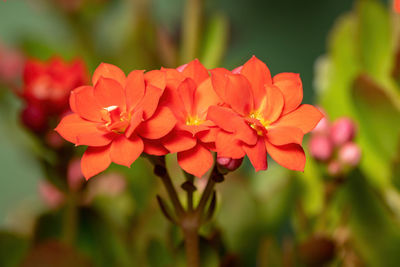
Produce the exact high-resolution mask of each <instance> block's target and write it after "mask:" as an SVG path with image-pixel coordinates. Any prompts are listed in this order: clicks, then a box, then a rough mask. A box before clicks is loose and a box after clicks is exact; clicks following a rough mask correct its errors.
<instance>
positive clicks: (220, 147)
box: [207, 57, 323, 171]
mask: <svg viewBox="0 0 400 267" xmlns="http://www.w3.org/2000/svg"><path fill="white" fill-rule="evenodd" d="M235 72H237V73H239V72H240V74H233V73H232V72H229V71H227V70H225V69H215V70H213V71H212V83H213V86H214V89H215V91H216V92H217V94H218V95H219V96H220V97H221V99H222V100H224V102H225V103H226V105H227V106H213V107H210V109H209V112H208V117H207V118H208V119H210V120H212V121H213V122H214V123H215V124H216V125H218V126H219V127H220V128H221V131H219V133H218V134H217V137H216V141H215V144H216V150H217V152H218V156H219V157H229V158H241V157H243V156H244V155H245V154H246V155H247V156H248V157H249V159H250V161H251V163H252V164H253V166H254V168H255V169H256V170H257V171H258V170H265V169H267V152H268V154H269V155H270V156H271V157H272V158H273V159H274V160H275V161H276V162H277V163H279V164H280V165H282V166H283V167H286V168H288V169H291V170H299V171H303V169H304V165H305V155H304V151H303V149H302V147H301V143H302V139H303V136H304V134H305V133H307V132H309V131H311V130H312V129H313V128H314V127H315V125H316V124H317V123H318V122H319V120H320V119H321V118H322V117H323V115H322V114H321V112H319V111H318V109H317V108H315V107H313V106H311V105H301V101H302V98H303V88H302V83H301V80H300V77H299V75H298V74H294V73H281V74H278V75H276V76H274V77H273V78H272V77H271V74H270V71H269V69H268V67H267V66H266V65H265V64H264V63H263V62H261V61H260V60H258V59H257V58H256V57H252V58H251V59H250V60H249V61H248V62H246V64H244V65H243V68H238V69H236V71H235Z"/></svg>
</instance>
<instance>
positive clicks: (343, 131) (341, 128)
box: [331, 118, 356, 146]
mask: <svg viewBox="0 0 400 267" xmlns="http://www.w3.org/2000/svg"><path fill="white" fill-rule="evenodd" d="M355 132H356V126H355V124H354V122H353V120H351V119H350V118H340V119H338V120H336V121H335V122H334V123H333V125H332V127H331V138H332V141H333V143H334V144H335V145H337V146H340V145H342V144H344V143H346V142H349V141H351V140H353V138H354V135H355Z"/></svg>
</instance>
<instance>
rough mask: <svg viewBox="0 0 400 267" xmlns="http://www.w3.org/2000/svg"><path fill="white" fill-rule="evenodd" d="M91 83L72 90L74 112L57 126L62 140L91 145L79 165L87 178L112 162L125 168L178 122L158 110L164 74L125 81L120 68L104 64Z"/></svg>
mask: <svg viewBox="0 0 400 267" xmlns="http://www.w3.org/2000/svg"><path fill="white" fill-rule="evenodd" d="M92 83H93V86H81V87H79V88H77V89H75V90H74V91H72V93H71V96H70V106H71V109H72V111H73V112H74V113H73V114H71V115H68V116H66V117H64V118H63V119H62V121H61V122H60V124H59V125H58V127H57V128H56V131H57V132H58V133H59V134H60V135H61V136H62V137H64V138H65V139H66V140H68V141H70V142H72V143H74V144H76V145H87V146H89V147H88V149H87V150H86V152H85V154H84V155H83V157H82V161H81V167H82V173H83V175H84V176H85V177H86V179H88V178H90V177H92V176H94V175H96V174H98V173H99V172H101V171H103V170H105V169H106V168H107V167H108V166H109V165H110V163H111V162H114V163H117V164H120V165H125V166H128V167H129V166H130V165H131V164H132V163H133V162H134V161H135V160H136V159H137V158H138V157H139V156H140V154H141V153H142V152H143V150H144V145H145V144H146V143H147V142H149V143H151V142H152V140H157V139H160V138H162V137H164V136H165V135H167V134H168V133H169V132H170V131H171V129H172V128H173V127H174V126H175V123H176V119H175V117H174V115H173V114H172V112H171V111H170V110H169V109H168V108H167V107H165V106H160V107H158V102H159V99H160V97H161V95H162V94H163V91H164V88H165V73H164V72H162V71H150V72H147V73H144V72H143V71H139V70H137V71H132V72H131V73H130V74H129V75H128V77H126V76H125V74H124V73H123V71H122V70H120V69H119V68H118V67H116V66H113V65H110V64H104V63H103V64H101V65H100V66H99V67H98V68H97V69H96V71H95V72H94V74H93V77H92Z"/></svg>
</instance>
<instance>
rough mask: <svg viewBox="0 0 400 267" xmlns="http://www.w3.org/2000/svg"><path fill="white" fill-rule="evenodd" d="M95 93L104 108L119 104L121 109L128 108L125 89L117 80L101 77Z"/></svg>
mask: <svg viewBox="0 0 400 267" xmlns="http://www.w3.org/2000/svg"><path fill="white" fill-rule="evenodd" d="M93 93H94V97H95V98H96V99H97V102H98V103H99V104H100V105H101V106H102V107H103V108H107V107H110V106H117V107H119V108H120V109H121V111H124V110H126V101H125V93H124V89H123V88H122V87H121V85H120V84H119V83H118V82H117V81H115V80H112V79H109V78H104V77H100V78H99V80H98V81H97V83H96V85H95V87H94V90H93Z"/></svg>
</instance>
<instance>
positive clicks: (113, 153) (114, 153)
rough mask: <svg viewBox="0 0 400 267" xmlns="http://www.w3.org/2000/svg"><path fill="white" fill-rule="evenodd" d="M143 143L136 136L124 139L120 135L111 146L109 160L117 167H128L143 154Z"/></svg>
mask: <svg viewBox="0 0 400 267" xmlns="http://www.w3.org/2000/svg"><path fill="white" fill-rule="evenodd" d="M143 147H144V145H143V141H142V139H141V138H140V137H138V136H137V135H132V136H131V137H130V138H126V137H125V136H124V135H120V136H119V137H117V138H115V139H114V141H113V142H112V144H111V150H110V157H111V160H112V161H113V162H115V163H117V164H119V165H124V166H127V167H130V166H131V165H132V163H133V162H134V161H135V160H136V159H137V158H138V157H139V156H140V154H142V152H143Z"/></svg>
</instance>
